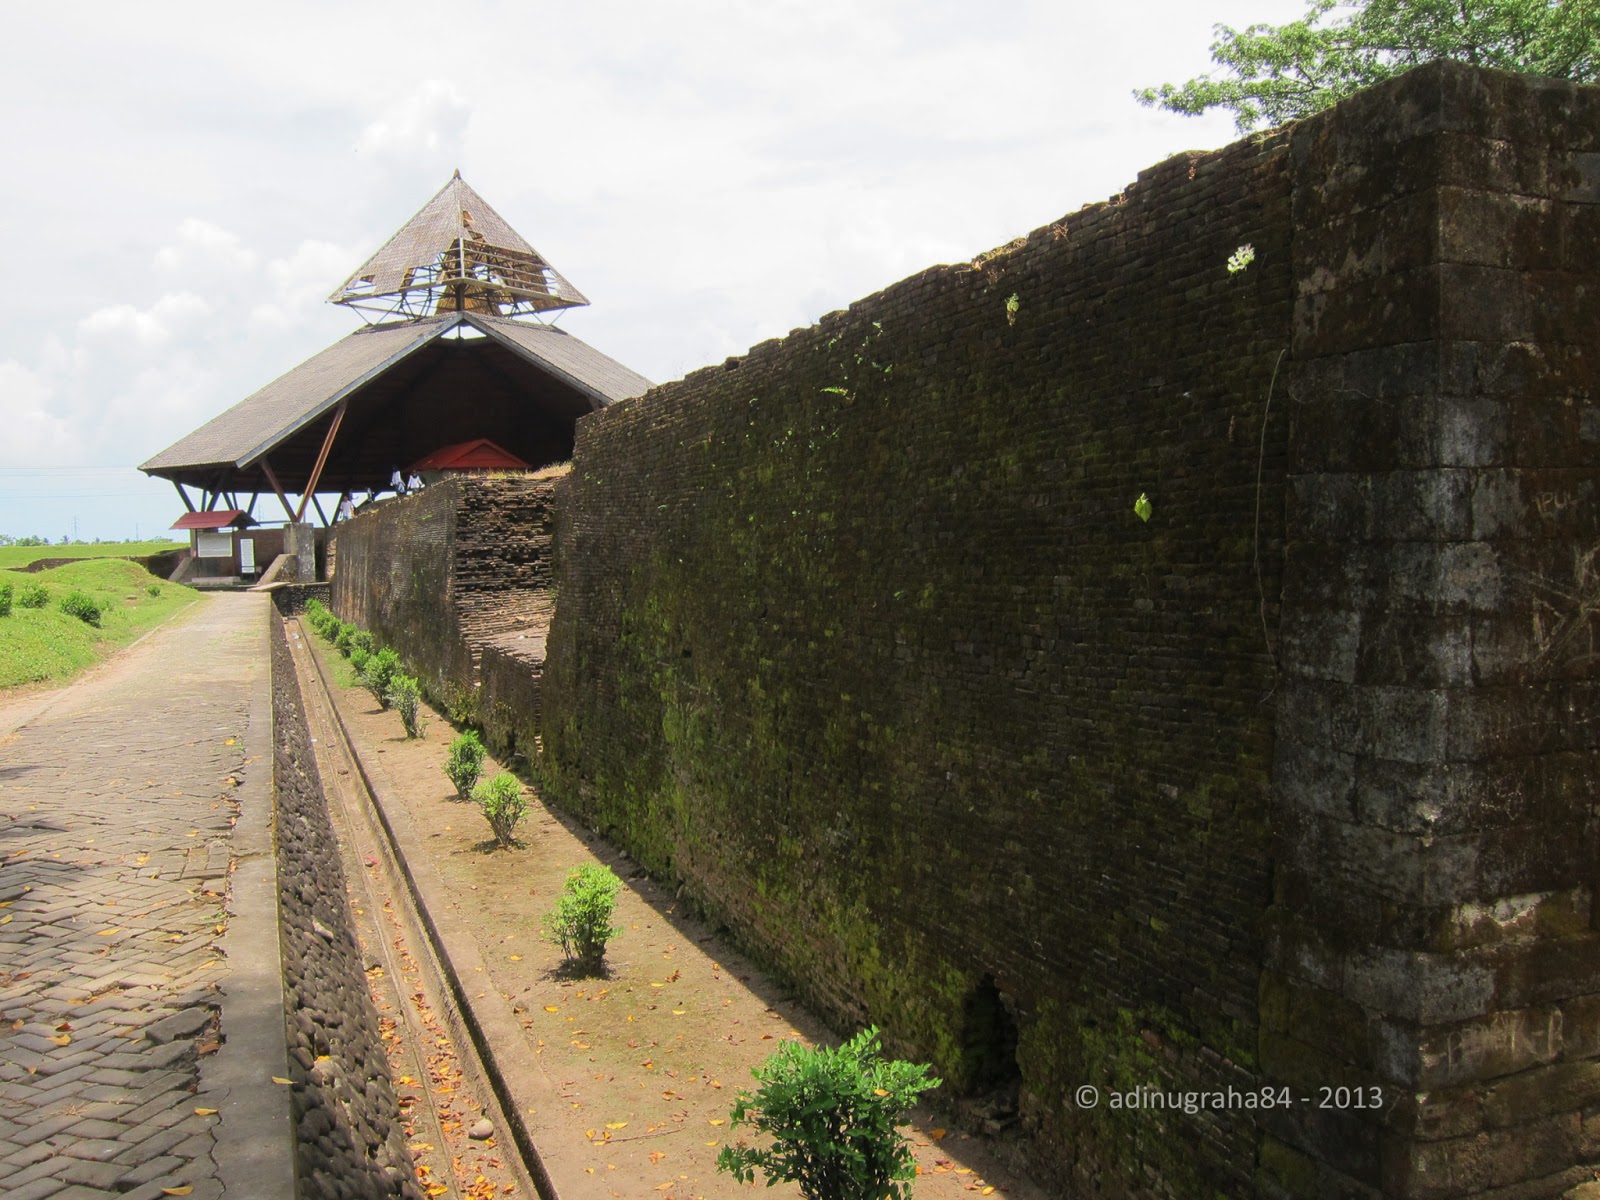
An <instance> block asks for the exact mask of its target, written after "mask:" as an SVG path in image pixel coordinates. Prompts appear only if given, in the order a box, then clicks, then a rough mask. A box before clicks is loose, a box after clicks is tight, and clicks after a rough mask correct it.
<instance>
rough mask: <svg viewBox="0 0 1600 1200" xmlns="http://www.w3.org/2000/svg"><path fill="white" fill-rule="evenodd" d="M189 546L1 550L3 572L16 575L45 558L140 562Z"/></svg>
mask: <svg viewBox="0 0 1600 1200" xmlns="http://www.w3.org/2000/svg"><path fill="white" fill-rule="evenodd" d="M186 545H188V543H187V542H68V543H67V544H66V545H65V546H0V571H13V570H15V569H16V568H18V567H25V566H27V565H28V564H29V563H31V562H37V561H38V560H39V559H41V558H122V557H127V556H129V555H132V556H133V557H135V558H138V557H141V556H143V555H146V554H160V553H161V552H162V551H164V550H176V549H177V548H178V547H180V546H186Z"/></svg>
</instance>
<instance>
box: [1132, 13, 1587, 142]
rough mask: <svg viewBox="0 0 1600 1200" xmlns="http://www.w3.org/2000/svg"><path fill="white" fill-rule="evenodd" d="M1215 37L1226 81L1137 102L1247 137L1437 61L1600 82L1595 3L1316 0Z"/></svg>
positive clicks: (1169, 88)
mask: <svg viewBox="0 0 1600 1200" xmlns="http://www.w3.org/2000/svg"><path fill="white" fill-rule="evenodd" d="M1215 33H1216V35H1217V40H1216V41H1214V42H1212V43H1211V60H1212V61H1213V62H1214V63H1216V64H1217V66H1219V67H1221V68H1222V69H1223V70H1224V71H1226V72H1228V73H1229V75H1230V76H1231V78H1221V79H1214V78H1212V77H1211V76H1210V75H1201V76H1199V77H1198V78H1195V79H1191V80H1189V82H1187V83H1184V84H1181V85H1175V84H1170V83H1165V84H1162V85H1161V86H1160V87H1154V88H1144V89H1142V90H1139V91H1136V92H1135V93H1134V96H1135V97H1136V98H1137V99H1138V101H1139V103H1141V104H1145V105H1154V106H1158V107H1161V108H1166V109H1170V110H1172V111H1173V112H1177V113H1184V114H1187V115H1191V116H1193V115H1198V114H1199V113H1203V112H1206V111H1207V110H1209V109H1213V108H1226V109H1230V110H1232V112H1233V114H1234V120H1235V123H1236V124H1237V125H1238V127H1239V130H1240V132H1245V131H1247V130H1250V129H1253V128H1255V127H1256V126H1257V125H1259V124H1261V123H1262V122H1263V121H1265V122H1267V123H1269V124H1272V125H1277V124H1281V123H1282V122H1284V121H1293V120H1297V119H1298V118H1300V117H1305V116H1309V115H1310V114H1312V113H1314V112H1318V111H1320V110H1321V109H1324V108H1327V107H1328V106H1329V105H1331V104H1335V103H1337V102H1338V101H1340V100H1342V99H1344V98H1345V97H1346V96H1348V95H1350V94H1351V93H1352V92H1355V91H1358V90H1360V89H1361V88H1364V87H1367V86H1368V85H1369V84H1373V83H1377V82H1379V81H1380V80H1384V79H1388V78H1389V77H1390V76H1393V75H1398V74H1400V73H1401V72H1402V71H1406V70H1409V69H1410V68H1412V67H1415V66H1419V65H1420V64H1422V63H1425V62H1432V61H1433V60H1434V59H1439V58H1448V59H1455V60H1458V61H1460V62H1469V63H1473V64H1475V65H1477V66H1484V67H1499V68H1501V69H1502V70H1507V71H1519V72H1522V73H1524V74H1529V75H1549V76H1555V77H1558V78H1563V79H1571V80H1575V81H1577V82H1580V83H1594V82H1596V81H1600V3H1596V0H1312V5H1311V8H1310V11H1309V12H1307V13H1306V15H1305V17H1303V18H1302V19H1301V20H1298V21H1291V22H1290V23H1289V24H1287V25H1251V26H1249V27H1248V28H1246V29H1242V30H1241V29H1232V28H1230V27H1228V26H1226V25H1218V26H1216V28H1215Z"/></svg>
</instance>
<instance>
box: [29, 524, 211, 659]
mask: <svg viewBox="0 0 1600 1200" xmlns="http://www.w3.org/2000/svg"><path fill="white" fill-rule="evenodd" d="M68 548H69V547H65V546H46V547H27V549H44V550H47V551H50V552H51V553H50V554H49V555H48V557H55V554H54V553H53V552H54V551H56V550H65V549H68ZM12 549H16V547H11V546H6V547H0V551H4V550H12ZM145 553H150V552H149V551H146V552H145ZM30 561H31V560H30ZM0 583H9V584H10V585H11V590H12V607H11V615H10V616H9V617H0V688H9V687H16V686H17V685H19V684H24V683H37V682H39V681H41V680H49V681H52V682H60V683H65V682H66V681H67V680H69V679H71V678H72V677H73V676H74V675H76V674H78V673H79V672H80V671H82V670H83V669H84V668H86V667H89V666H93V665H94V664H95V663H97V662H99V661H100V660H101V659H103V658H106V657H107V656H109V655H110V654H111V653H112V652H113V651H115V650H117V649H118V648H119V647H122V646H125V645H127V644H128V643H129V642H131V641H133V640H135V639H136V638H138V637H140V636H141V635H142V634H144V633H146V632H148V631H149V630H151V629H153V628H155V627H156V626H157V625H159V624H161V622H163V621H165V620H166V619H167V618H168V617H171V616H172V615H173V614H175V613H176V612H177V611H178V610H179V609H181V608H184V607H186V606H188V605H189V604H190V603H192V602H193V601H194V600H195V598H196V596H197V593H196V592H195V590H194V589H193V588H186V587H183V586H181V585H180V584H175V583H167V582H165V581H163V580H157V579H156V578H155V576H153V575H151V574H150V573H149V572H148V571H146V570H145V569H144V568H143V567H141V566H139V565H138V564H137V563H131V562H121V561H118V560H116V559H101V560H96V561H91V562H77V563H68V564H67V565H66V566H61V567H52V568H50V569H49V570H47V571H40V572H38V573H37V574H25V573H23V572H19V571H7V570H0ZM34 585H38V586H42V587H43V588H44V589H45V591H46V593H47V594H48V600H47V601H46V603H45V605H44V606H43V607H42V608H23V607H22V606H21V605H20V604H18V603H17V600H18V599H19V598H20V597H21V595H22V592H23V589H25V588H28V587H31V586H34ZM152 585H154V586H156V587H157V588H158V594H157V595H151V594H150V588H151V586H152ZM74 590H76V591H82V592H87V593H88V594H89V595H90V596H92V597H93V598H94V599H95V600H98V601H99V602H100V603H101V605H102V607H103V610H104V614H105V615H104V616H103V617H102V619H101V623H100V628H98V629H96V628H95V627H94V626H92V625H88V624H86V623H84V622H83V621H81V620H79V619H78V618H77V617H74V616H72V615H70V614H68V613H65V612H62V611H61V599H62V597H64V596H65V595H67V593H68V592H71V591H74Z"/></svg>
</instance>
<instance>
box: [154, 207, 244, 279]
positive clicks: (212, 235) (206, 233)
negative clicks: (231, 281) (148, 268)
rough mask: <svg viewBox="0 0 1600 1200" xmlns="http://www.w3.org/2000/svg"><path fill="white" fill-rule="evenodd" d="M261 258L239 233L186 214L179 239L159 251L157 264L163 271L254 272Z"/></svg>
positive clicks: (180, 228)
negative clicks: (246, 244) (258, 257)
mask: <svg viewBox="0 0 1600 1200" xmlns="http://www.w3.org/2000/svg"><path fill="white" fill-rule="evenodd" d="M256 262H257V258H256V254H255V252H254V251H252V250H249V249H247V248H246V247H245V246H244V244H243V243H242V242H241V241H240V240H239V235H238V234H236V233H232V232H230V231H228V230H226V229H223V228H222V227H221V226H218V225H213V224H212V223H211V222H210V221H202V220H201V219H200V218H199V217H185V218H184V220H183V222H182V223H181V224H180V225H179V226H178V238H177V241H176V242H174V243H173V244H171V245H168V246H163V247H161V249H160V250H157V251H156V258H155V264H156V266H157V267H158V268H159V269H161V270H163V271H174V272H193V271H195V270H197V269H199V270H203V271H206V272H207V273H209V272H212V271H218V270H220V271H226V272H246V273H248V272H250V271H253V270H255V266H256Z"/></svg>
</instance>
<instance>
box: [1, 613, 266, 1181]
mask: <svg viewBox="0 0 1600 1200" xmlns="http://www.w3.org/2000/svg"><path fill="white" fill-rule="evenodd" d="M264 603H265V601H264V600H263V598H262V597H260V596H245V595H229V596H217V597H213V598H211V599H209V600H207V601H205V602H203V604H202V606H201V607H200V608H199V609H197V610H194V611H191V612H189V613H186V614H184V615H183V616H181V617H179V618H178V619H177V621H175V622H174V623H172V624H170V625H168V626H167V627H165V628H163V629H162V630H160V631H158V632H157V633H156V634H155V635H154V636H152V637H151V638H149V639H147V640H146V641H145V642H143V643H141V644H140V645H139V646H138V647H136V648H135V649H133V650H132V651H129V652H128V653H126V654H124V655H123V656H121V657H120V658H118V659H116V660H114V661H113V662H112V663H111V664H110V665H108V666H107V667H106V668H104V669H102V670H101V671H99V672H97V673H96V674H94V675H92V676H91V677H89V678H88V679H86V680H85V681H83V682H81V683H79V684H76V685H74V686H73V687H72V688H70V689H68V690H67V691H65V692H63V693H62V694H61V696H60V698H59V699H57V700H56V701H54V702H53V703H52V704H50V705H49V706H48V707H46V708H45V710H44V711H43V712H41V713H39V714H38V715H37V716H35V717H34V718H33V719H32V720H31V721H29V722H28V723H27V724H26V725H24V726H23V727H22V728H21V729H20V730H18V731H16V732H15V733H12V734H10V736H6V737H0V905H3V906H4V907H0V1193H3V1194H4V1195H5V1196H6V1197H8V1200H40V1198H42V1197H52V1198H56V1200H79V1198H86V1197H99V1196H118V1197H122V1198H123V1200H127V1198H130V1197H131V1198H133V1200H145V1198H146V1197H158V1196H162V1195H163V1194H165V1193H164V1191H163V1189H168V1188H184V1187H192V1189H193V1190H192V1191H191V1192H188V1193H181V1194H187V1195H190V1196H192V1197H193V1198H194V1200H207V1198H209V1197H216V1196H219V1195H221V1193H222V1187H221V1185H220V1183H219V1182H218V1181H217V1179H216V1163H215V1159H214V1155H213V1151H214V1148H215V1128H214V1127H215V1124H216V1121H217V1117H216V1115H215V1114H214V1111H211V1110H214V1109H215V1108H217V1107H218V1106H219V1104H218V1101H217V1100H215V1099H210V1100H208V1098H207V1095H206V1093H205V1091H204V1086H203V1083H204V1081H203V1078H202V1071H203V1067H204V1064H205V1063H206V1061H207V1056H208V1055H210V1054H211V1052H212V1051H214V1050H215V1049H217V1046H218V1035H217V1028H218V1020H217V1018H218V1011H219V1007H220V998H219V997H220V991H219V989H220V985H221V984H222V982H223V975H224V972H225V971H226V970H227V963H226V961H225V959H224V958H223V956H222V953H221V950H220V948H219V945H218V943H219V941H220V940H221V939H220V935H221V934H222V932H223V929H224V925H225V921H226V917H225V912H224V900H225V895H226V892H227V888H228V869H229V835H230V831H231V828H232V823H233V819H234V817H235V815H236V813H237V811H238V805H237V803H236V802H235V800H234V798H233V794H234V791H235V789H236V788H237V787H239V786H240V785H241V784H242V782H243V780H244V778H245V773H246V772H257V771H270V769H271V757H270V748H267V747H259V748H258V747H248V748H247V746H246V744H245V730H246V727H247V722H248V717H249V700H250V696H251V694H252V693H251V688H252V686H253V682H254V681H255V680H257V679H259V678H260V676H261V673H263V672H265V671H266V670H267V655H266V644H265V628H266V619H265V615H264V612H263V607H262V606H263V605H264ZM258 755H264V757H258ZM263 1083H265V1081H263ZM269 1086H270V1085H269ZM197 1110H199V1111H197Z"/></svg>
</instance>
